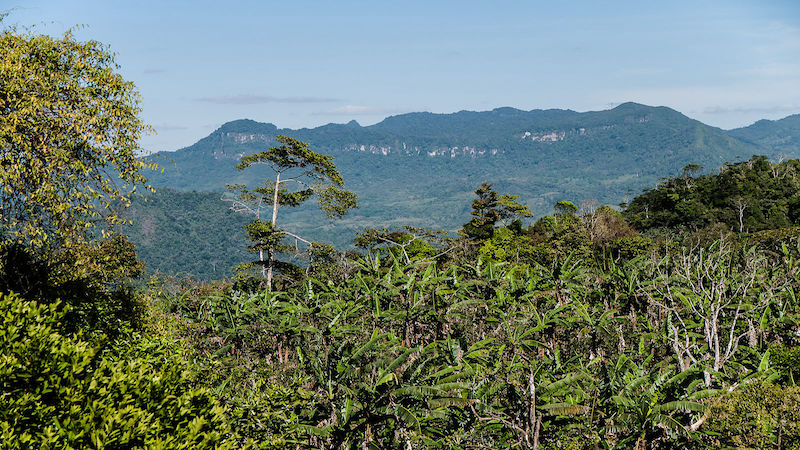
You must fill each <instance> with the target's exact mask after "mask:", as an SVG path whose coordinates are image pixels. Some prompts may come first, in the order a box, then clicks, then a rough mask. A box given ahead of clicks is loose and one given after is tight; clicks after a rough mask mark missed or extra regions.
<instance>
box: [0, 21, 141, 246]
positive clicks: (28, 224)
mask: <svg viewBox="0 0 800 450" xmlns="http://www.w3.org/2000/svg"><path fill="white" fill-rule="evenodd" d="M118 68H119V67H118V66H117V65H116V64H115V63H114V57H113V55H112V54H111V53H110V52H109V51H108V49H107V48H106V47H105V46H103V45H102V44H101V43H99V42H96V41H89V42H78V41H76V40H75V38H74V37H73V36H72V34H71V33H70V32H67V33H66V34H65V35H64V36H62V37H61V38H53V37H50V36H46V35H33V34H30V33H20V32H18V31H17V30H16V29H14V28H5V29H2V30H0V150H2V151H0V186H2V188H1V189H0V225H2V235H3V237H4V238H13V239H15V240H18V241H24V242H26V243H27V244H28V245H31V246H34V247H40V246H43V245H46V244H52V243H54V242H55V243H57V244H59V245H63V246H71V245H75V244H80V243H85V242H86V240H87V237H90V236H88V231H89V230H90V229H91V228H93V227H96V226H97V225H98V224H102V225H105V227H104V228H103V230H104V231H105V230H107V229H110V227H111V226H112V225H114V224H117V223H119V222H120V217H119V215H118V213H117V212H116V211H115V210H114V209H112V208H110V206H111V204H112V203H113V202H120V203H123V204H124V203H128V202H129V200H130V194H131V192H133V191H134V190H135V189H136V187H137V186H146V184H145V179H144V177H143V176H142V175H141V174H140V170H141V169H143V168H145V167H148V164H147V163H145V162H144V161H142V160H140V159H138V158H137V157H136V150H137V148H138V143H137V141H138V139H139V136H140V135H141V133H142V132H143V131H145V130H146V128H147V127H146V126H145V125H143V124H142V122H141V120H140V119H139V117H138V113H139V111H140V109H139V95H138V93H137V92H136V89H135V86H134V85H133V83H131V82H129V81H125V80H124V79H123V78H122V76H121V75H119V74H118V73H116V72H115V70H117V69H118ZM150 167H152V166H150ZM114 178H117V179H118V180H119V182H115V181H114Z"/></svg>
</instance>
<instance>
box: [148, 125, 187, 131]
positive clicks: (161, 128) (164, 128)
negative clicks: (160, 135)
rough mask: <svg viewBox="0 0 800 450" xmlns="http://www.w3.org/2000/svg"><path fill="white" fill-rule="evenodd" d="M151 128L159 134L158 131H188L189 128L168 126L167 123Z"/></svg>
mask: <svg viewBox="0 0 800 450" xmlns="http://www.w3.org/2000/svg"><path fill="white" fill-rule="evenodd" d="M153 128H154V129H155V130H156V132H159V131H179V130H188V129H189V127H186V126H183V125H174V124H168V123H162V124H160V125H153Z"/></svg>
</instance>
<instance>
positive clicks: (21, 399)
mask: <svg viewBox="0 0 800 450" xmlns="http://www.w3.org/2000/svg"><path fill="white" fill-rule="evenodd" d="M63 316H64V313H63V312H59V304H58V303H54V304H50V305H40V304H38V303H36V302H33V301H26V300H22V299H20V298H19V297H18V296H16V295H13V294H11V295H2V296H1V297H0V442H3V443H4V445H5V446H7V447H4V448H11V449H17V448H53V447H58V448H81V449H82V448H106V447H110V448H174V449H181V448H234V445H233V442H232V440H231V438H230V436H229V435H230V431H229V427H228V425H227V422H226V420H225V417H224V414H223V408H222V407H221V406H220V405H219V404H218V402H217V400H216V399H215V398H214V397H213V396H212V395H211V394H210V393H209V392H208V391H206V390H196V389H192V387H191V385H190V382H189V381H190V380H189V376H188V372H187V371H186V370H185V364H184V363H183V362H182V360H181V359H180V358H178V357H176V356H175V352H174V350H170V347H169V345H166V344H164V343H158V342H151V341H138V342H133V347H134V348H132V349H128V350H127V351H126V354H127V355H128V356H127V357H126V356H124V355H123V356H122V357H119V355H117V357H114V356H113V355H112V352H107V353H106V354H103V352H102V351H101V349H100V348H98V347H93V346H91V345H90V344H88V343H87V342H84V341H82V340H80V339H79V338H77V337H69V336H65V335H62V334H60V333H59V332H58V331H56V330H57V324H58V322H59V320H61V319H62V318H63ZM137 347H142V348H141V349H140V350H141V351H138V350H137ZM134 355H135V356H134Z"/></svg>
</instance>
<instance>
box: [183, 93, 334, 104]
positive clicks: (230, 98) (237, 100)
mask: <svg viewBox="0 0 800 450" xmlns="http://www.w3.org/2000/svg"><path fill="white" fill-rule="evenodd" d="M197 101H200V102H208V103H216V104H218V105H261V104H265V103H331V102H340V101H341V99H337V98H328V97H275V96H272V95H264V94H239V95H223V96H219V97H201V98H198V99H197Z"/></svg>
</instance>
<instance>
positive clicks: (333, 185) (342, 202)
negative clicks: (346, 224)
mask: <svg viewBox="0 0 800 450" xmlns="http://www.w3.org/2000/svg"><path fill="white" fill-rule="evenodd" d="M275 139H276V140H277V141H278V142H279V143H280V144H281V145H279V146H275V147H271V148H269V149H268V150H266V151H263V152H260V153H256V154H255V155H250V156H243V157H242V159H241V162H240V163H239V164H238V165H237V166H236V168H237V169H239V170H244V169H247V168H248V167H250V166H252V165H254V164H264V165H266V166H268V167H269V168H270V169H271V170H272V171H273V173H274V174H275V178H269V177H267V178H266V179H265V180H264V184H263V185H262V186H259V187H256V188H254V189H248V188H247V187H246V186H243V185H229V186H228V190H229V191H231V192H233V193H234V197H233V198H230V199H228V200H229V201H231V202H232V203H233V204H232V208H233V210H234V211H238V212H244V213H249V214H253V215H254V216H255V220H254V221H253V222H252V223H250V224H248V225H246V227H245V228H246V230H247V238H248V239H249V240H250V241H251V242H253V245H251V246H249V247H248V249H249V250H250V251H253V252H258V254H259V260H258V261H257V262H256V264H258V265H260V266H261V273H262V276H263V277H264V278H266V280H267V288H268V289H272V278H273V272H274V270H275V269H278V270H280V269H281V267H283V266H284V264H283V263H281V262H280V261H277V260H276V259H275V254H276V253H277V252H279V251H280V250H281V249H282V246H281V241H282V240H283V238H285V237H287V236H288V237H293V238H295V239H298V240H301V241H303V242H305V243H307V244H311V242H309V241H307V240H305V239H303V238H301V237H300V236H298V235H296V234H294V233H290V232H288V231H286V230H283V229H279V228H277V224H278V209H279V208H280V207H281V206H290V207H296V206H299V205H300V204H302V203H303V202H305V201H306V200H308V199H310V198H311V197H312V196H314V195H316V196H317V199H318V200H319V208H320V209H321V210H322V211H323V212H325V215H327V216H328V217H329V218H332V219H334V218H340V217H342V216H344V215H345V214H347V211H348V210H350V209H352V208H356V207H357V206H358V205H357V203H356V194H354V193H352V192H350V191H346V190H344V189H343V187H344V180H343V179H342V176H341V174H340V173H339V171H338V170H337V169H336V165H334V163H333V157H332V156H327V155H322V154H319V153H317V152H315V151H313V150H311V149H310V148H308V144H307V143H305V142H300V141H297V140H295V139H292V138H290V137H286V136H276V137H275ZM290 186H291V188H290ZM268 211H271V218H270V220H269V221H267V220H264V219H262V213H264V212H268ZM265 219H266V218H265ZM265 253H266V257H265Z"/></svg>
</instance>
